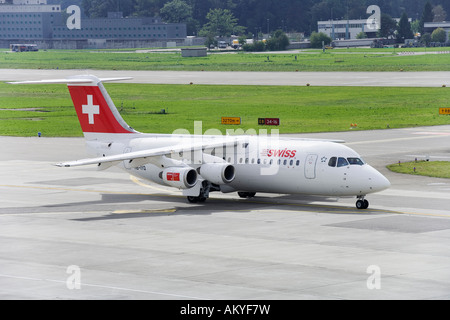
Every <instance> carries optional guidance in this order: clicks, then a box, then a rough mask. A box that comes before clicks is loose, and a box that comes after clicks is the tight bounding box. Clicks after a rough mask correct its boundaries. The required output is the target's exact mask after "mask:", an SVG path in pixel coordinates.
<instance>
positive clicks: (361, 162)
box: [347, 158, 364, 166]
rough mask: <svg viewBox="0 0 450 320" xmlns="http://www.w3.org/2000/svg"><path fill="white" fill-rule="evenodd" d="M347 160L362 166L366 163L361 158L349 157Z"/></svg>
mask: <svg viewBox="0 0 450 320" xmlns="http://www.w3.org/2000/svg"><path fill="white" fill-rule="evenodd" d="M347 160H348V162H349V163H350V164H351V165H358V166H362V165H363V164H364V161H362V159H360V158H347Z"/></svg>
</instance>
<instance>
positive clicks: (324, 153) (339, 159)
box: [88, 134, 389, 196]
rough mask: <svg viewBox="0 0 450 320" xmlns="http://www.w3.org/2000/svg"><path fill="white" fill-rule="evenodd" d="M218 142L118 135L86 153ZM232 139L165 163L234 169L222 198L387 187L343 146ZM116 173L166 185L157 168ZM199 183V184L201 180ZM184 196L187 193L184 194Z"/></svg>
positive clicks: (132, 167) (93, 143)
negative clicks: (213, 163) (211, 160)
mask: <svg viewBox="0 0 450 320" xmlns="http://www.w3.org/2000/svg"><path fill="white" fill-rule="evenodd" d="M221 138H222V137H220V136H199V137H195V136H190V135H189V136H184V135H179V136H173V135H158V134H139V135H137V136H136V137H132V138H131V137H129V135H120V134H119V135H117V137H116V138H115V139H114V141H113V142H111V143H108V142H106V143H105V140H104V139H98V140H97V139H92V138H90V139H89V140H88V141H89V142H88V147H89V151H90V152H91V153H94V154H96V155H97V156H102V155H105V156H109V155H116V154H120V153H129V152H136V151H141V150H146V149H154V148H161V147H166V148H170V146H177V145H186V146H189V144H190V143H192V142H193V141H195V140H196V139H203V140H204V141H205V142H208V141H215V140H218V141H220V139H221ZM236 138H237V141H239V142H238V143H236V145H234V146H232V147H229V146H225V145H224V147H223V148H217V147H216V148H212V149H209V150H208V149H206V150H203V152H202V153H201V154H198V155H197V157H196V156H195V155H193V154H192V153H190V152H184V154H179V153H174V154H171V156H170V159H172V160H174V161H181V162H182V163H183V164H186V165H187V166H190V167H192V168H195V169H198V168H200V167H201V166H202V164H203V163H204V159H203V157H204V155H211V156H213V157H216V158H218V159H219V158H220V160H222V161H224V162H226V163H228V164H231V165H232V166H233V167H234V168H235V178H234V179H233V181H231V182H229V183H226V184H221V185H220V191H222V192H235V191H242V192H253V193H254V192H264V193H282V194H284V193H286V194H311V195H331V196H364V195H366V194H369V193H373V192H377V191H380V190H383V189H385V188H386V187H387V186H388V185H389V181H388V180H387V179H386V178H385V177H384V176H383V175H381V174H380V173H379V172H378V171H377V170H375V169H374V168H372V167H371V166H370V165H368V164H366V163H364V162H363V160H362V159H361V157H360V156H359V154H357V153H356V152H355V151H354V150H352V149H350V148H348V147H347V146H345V145H343V144H339V143H334V142H328V141H314V140H305V141H304V140H298V139H290V138H283V137H280V138H278V139H277V141H276V142H275V143H274V141H273V140H272V139H270V138H268V137H266V136H261V137H260V136H250V137H247V136H246V137H242V136H241V137H236ZM97 141H99V142H97ZM106 141H107V140H106ZM243 141H244V142H243ZM120 167H121V168H122V169H124V170H126V171H128V172H129V173H130V174H132V175H134V176H136V177H139V178H142V179H146V180H150V181H153V182H155V183H158V184H161V185H170V184H168V183H167V182H166V181H165V180H164V179H162V178H161V171H162V170H163V169H164V167H163V166H161V165H160V164H159V163H157V164H153V163H146V164H142V165H136V164H133V163H132V162H128V161H123V162H122V163H120ZM199 178H200V179H201V178H202V177H201V175H200V176H199ZM170 186H171V185H170ZM185 194H189V192H188V191H185Z"/></svg>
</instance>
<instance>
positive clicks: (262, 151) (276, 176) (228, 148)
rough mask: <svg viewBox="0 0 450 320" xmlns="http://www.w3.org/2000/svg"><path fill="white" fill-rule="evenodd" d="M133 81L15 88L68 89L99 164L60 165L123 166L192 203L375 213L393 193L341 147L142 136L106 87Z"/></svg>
mask: <svg viewBox="0 0 450 320" xmlns="http://www.w3.org/2000/svg"><path fill="white" fill-rule="evenodd" d="M125 79H129V78H121V79H118V78H110V79H99V78H97V77H95V76H92V75H85V76H76V77H73V78H68V79H59V80H43V81H23V82H13V84H27V83H64V84H67V86H68V88H69V92H70V95H71V97H72V100H73V104H74V106H75V110H76V112H77V115H78V119H79V121H80V124H81V129H82V131H83V134H84V137H85V140H86V144H87V149H88V151H89V152H90V153H92V154H93V155H95V157H94V158H89V159H83V160H77V161H70V162H64V163H59V164H57V165H58V166H61V167H74V166H81V165H92V164H96V165H97V166H98V168H99V169H107V168H109V167H111V166H113V165H118V166H119V167H121V168H122V169H124V170H125V171H127V172H128V173H130V174H131V175H134V176H136V177H139V178H142V179H146V180H150V181H152V182H155V183H157V184H161V185H165V186H170V187H174V188H178V189H181V190H183V195H185V196H187V199H188V201H189V202H203V201H205V200H206V199H207V198H208V197H209V194H210V192H213V191H221V192H223V193H229V192H237V193H238V195H239V196H240V197H242V198H250V197H253V196H254V195H255V194H256V193H257V192H263V193H279V194H304V195H321V196H336V197H347V196H356V198H357V201H356V207H357V208H358V209H367V208H368V206H369V202H368V201H367V200H366V199H365V197H366V195H367V194H369V193H373V192H378V191H381V190H384V189H386V188H388V187H389V186H390V182H389V181H388V180H387V179H386V178H385V177H384V176H383V175H382V174H381V173H379V172H378V171H377V170H375V169H374V168H373V167H371V166H370V165H368V164H366V163H365V162H364V161H363V160H362V159H361V157H360V156H359V155H358V154H357V153H356V152H355V151H354V150H352V149H350V148H348V147H346V146H344V145H343V144H341V143H338V142H337V141H325V140H314V139H294V138H283V137H279V136H275V137H273V136H268V135H261V134H260V135H254V136H251V135H240V136H230V135H227V136H222V135H202V134H200V135H190V134H144V133H140V132H137V131H136V130H134V129H133V128H131V127H130V126H129V125H128V124H127V123H126V122H125V121H124V120H123V119H122V117H121V116H120V114H119V112H118V110H117V108H116V107H115V106H114V103H113V101H112V100H111V98H110V96H109V95H108V93H107V92H106V90H105V88H104V86H103V84H102V82H105V81H115V80H125ZM340 142H342V141H340Z"/></svg>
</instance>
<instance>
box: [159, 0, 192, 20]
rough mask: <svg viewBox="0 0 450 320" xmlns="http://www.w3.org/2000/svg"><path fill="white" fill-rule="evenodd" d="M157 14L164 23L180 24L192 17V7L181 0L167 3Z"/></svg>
mask: <svg viewBox="0 0 450 320" xmlns="http://www.w3.org/2000/svg"><path fill="white" fill-rule="evenodd" d="M159 13H160V15H161V18H163V20H164V21H165V22H168V23H181V22H186V21H188V20H189V18H191V17H192V7H191V6H190V5H188V4H187V3H186V2H184V1H183V0H172V1H170V2H167V3H166V4H165V5H164V7H162V9H161V10H160V12H159Z"/></svg>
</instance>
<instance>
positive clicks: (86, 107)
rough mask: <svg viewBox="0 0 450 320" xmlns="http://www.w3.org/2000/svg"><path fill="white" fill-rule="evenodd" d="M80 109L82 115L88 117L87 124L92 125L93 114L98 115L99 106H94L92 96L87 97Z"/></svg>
mask: <svg viewBox="0 0 450 320" xmlns="http://www.w3.org/2000/svg"><path fill="white" fill-rule="evenodd" d="M82 107H83V109H82V112H83V114H87V115H88V117H89V118H88V119H89V124H94V114H100V106H99V105H94V103H93V96H92V95H88V96H87V104H83V105H82Z"/></svg>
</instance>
